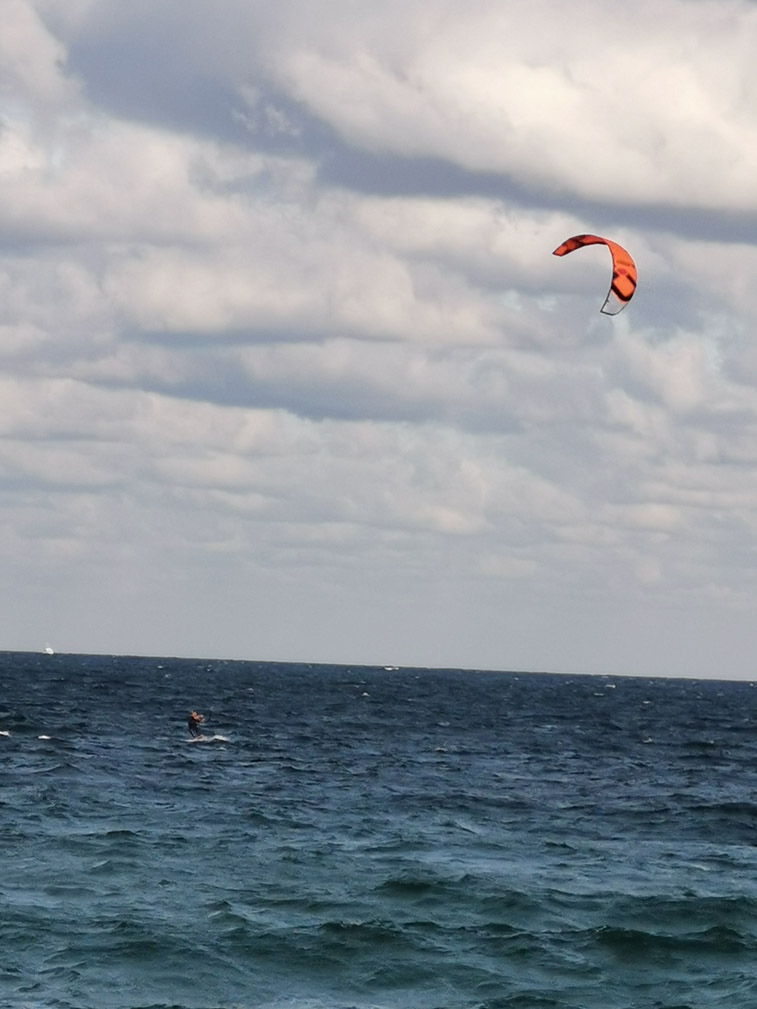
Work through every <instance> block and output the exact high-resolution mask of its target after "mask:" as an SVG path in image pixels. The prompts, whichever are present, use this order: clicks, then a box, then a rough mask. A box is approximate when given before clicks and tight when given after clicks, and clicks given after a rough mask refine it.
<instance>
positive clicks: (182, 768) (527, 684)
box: [0, 653, 757, 1009]
mask: <svg viewBox="0 0 757 1009" xmlns="http://www.w3.org/2000/svg"><path fill="white" fill-rule="evenodd" d="M0 688H1V689H0V730H2V731H3V732H4V733H8V735H2V736H0V803H1V805H0V1006H3V1007H9V1009H10V1007H13V1009H43V1007H44V1009H48V1007H56V1009H136V1007H150V1009H168V1007H171V1009H237V1007H238V1009H253V1007H263V1006H265V1007H272V1009H321V1007H323V1009H327V1007H328V1009H347V1007H355V1009H368V1007H379V1009H384V1007H386V1009H468V1007H471V1009H472V1007H481V1009H484V1007H485V1009H505V1007H507V1009H637V1007H638V1009H642V1007H643V1009H685V1007H691V1009H707V1007H714V1006H718V1007H724V1009H725V1007H728V1009H754V1007H755V1006H757V847H755V841H756V840H757V804H756V802H755V796H756V795H757V690H755V689H754V688H753V687H752V685H751V684H748V683H729V682H719V681H693V680H673V679H671V680H662V679H641V678H639V679H634V678H621V677H585V676H550V675H539V674H525V673H507V672H503V673H491V672H474V671H462V670H433V669H404V668H403V669H397V670H395V669H390V670H386V669H382V668H367V667H360V666H353V667H337V666H323V665H312V666H309V665H288V664H276V663H261V662H210V661H207V660H203V661H200V660H191V661H188V660H179V659H173V660H171V659H146V658H120V657H95V656H63V655H54V656H48V655H39V656H37V655H30V654H11V653H0ZM193 708H194V709H197V710H198V711H201V712H203V713H204V714H205V715H206V722H205V723H204V725H203V730H204V734H205V735H208V736H210V735H216V734H217V735H222V736H225V737H227V740H228V741H223V740H221V741H206V742H201V743H199V744H197V743H196V744H190V743H189V734H188V731H187V727H186V718H187V715H188V713H189V711H190V710H191V709H193Z"/></svg>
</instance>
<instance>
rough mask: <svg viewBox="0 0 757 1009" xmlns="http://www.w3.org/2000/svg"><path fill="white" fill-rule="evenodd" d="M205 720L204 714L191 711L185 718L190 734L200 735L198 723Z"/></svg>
mask: <svg viewBox="0 0 757 1009" xmlns="http://www.w3.org/2000/svg"><path fill="white" fill-rule="evenodd" d="M204 721H205V715H198V714H197V712H196V711H193V712H192V713H191V714H190V716H189V718H188V719H187V728H188V729H189V735H190V736H199V735H200V723H201V722H204Z"/></svg>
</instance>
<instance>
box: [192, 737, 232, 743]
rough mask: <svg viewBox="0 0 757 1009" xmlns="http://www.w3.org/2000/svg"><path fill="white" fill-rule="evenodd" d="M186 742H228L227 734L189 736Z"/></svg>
mask: <svg viewBox="0 0 757 1009" xmlns="http://www.w3.org/2000/svg"><path fill="white" fill-rule="evenodd" d="M187 742H188V743H228V742H229V738H228V736H191V737H190V738H189V739H188V740H187Z"/></svg>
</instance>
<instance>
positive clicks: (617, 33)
mask: <svg viewBox="0 0 757 1009" xmlns="http://www.w3.org/2000/svg"><path fill="white" fill-rule="evenodd" d="M2 10H3V31H2V33H0V648H4V649H30V650H41V649H42V648H44V646H45V645H46V644H50V645H51V646H52V647H54V648H55V649H56V650H57V651H61V652H95V653H97V652H102V653H127V654H142V655H183V656H208V657H218V658H221V657H224V658H246V659H271V660H279V661H301V662H340V663H341V662H343V663H348V664H349V663H355V664H357V663H367V664H373V663H375V664H379V665H383V664H393V665H394V664H396V665H420V666H445V667H462V668H470V669H517V670H547V671H553V672H586V673H608V674H613V675H617V674H621V675H622V674H629V675H655V676H657V675H661V676H691V677H723V678H728V679H740V678H746V679H750V678H752V677H753V676H754V677H757V338H756V337H755V332H754V329H755V317H756V316H755V296H754V287H755V284H756V283H757V63H756V62H755V60H754V53H755V52H756V51H757V5H756V4H755V3H753V2H746V0H638V2H637V3H634V4H633V5H630V6H629V5H625V6H624V5H620V4H608V3H606V0H574V3H572V4H571V5H570V8H567V7H566V6H565V4H564V2H563V0H527V2H526V0H467V2H466V3H465V4H463V3H460V2H459V0H384V2H383V3H381V4H376V3H375V2H371V3H368V2H367V0H328V2H320V3H319V2H317V0H276V3H270V2H269V0H130V2H129V3H128V4H125V3H123V2H122V0H2ZM584 232H591V233H595V234H599V235H604V236H607V237H609V238H611V239H613V240H614V241H616V242H619V243H621V244H622V245H624V246H625V247H626V248H627V249H628V250H629V251H630V252H631V254H632V256H633V257H634V259H635V261H636V264H637V266H638V270H639V286H638V290H637V293H636V296H635V298H634V300H633V301H632V302H631V304H630V305H629V306H628V308H627V309H626V310H625V311H624V312H622V313H621V314H620V315H618V316H615V317H609V316H606V315H603V314H601V313H600V311H599V309H600V308H601V305H602V303H603V301H604V297H605V295H606V293H607V288H608V285H609V278H610V268H609V254H608V252H607V250H606V249H604V248H602V247H601V246H596V247H592V248H586V249H581V250H578V251H577V252H575V253H573V254H572V255H570V256H567V257H565V258H557V257H554V256H552V251H553V250H554V249H555V248H556V247H557V246H558V245H559V244H560V243H561V242H562V241H563V240H564V239H565V238H567V237H568V236H571V235H575V234H579V233H584Z"/></svg>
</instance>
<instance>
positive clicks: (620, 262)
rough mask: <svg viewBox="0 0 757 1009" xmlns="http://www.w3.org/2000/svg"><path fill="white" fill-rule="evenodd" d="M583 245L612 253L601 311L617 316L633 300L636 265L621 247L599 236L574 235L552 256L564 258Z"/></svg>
mask: <svg viewBox="0 0 757 1009" xmlns="http://www.w3.org/2000/svg"><path fill="white" fill-rule="evenodd" d="M584 245H606V246H607V248H608V249H609V250H610V252H611V253H612V283H611V284H610V290H609V291H608V292H607V297H606V298H605V303H604V305H602V308H601V311H602V312H604V313H605V315H617V314H618V312H622V311H623V309H624V308H625V307H626V305H627V304H628V302H629V301H630V300H631V298H633V292H634V291H635V290H636V265H635V263H634V261H633V260H632V259H631V257H630V256H629V255H628V253H627V252H626V250H625V249H624V248H623V246H622V245H618V244H617V242H611V241H609V239H607V238H600V237H599V235H574V236H573V238H568V239H566V240H565V241H564V242H563V243H562V245H559V246H558V247H557V248H556V249H555V251H554V252H553V253H552V255H553V256H565V255H566V254H567V253H569V252H574V251H575V250H576V249H581V248H583V246H584Z"/></svg>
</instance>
